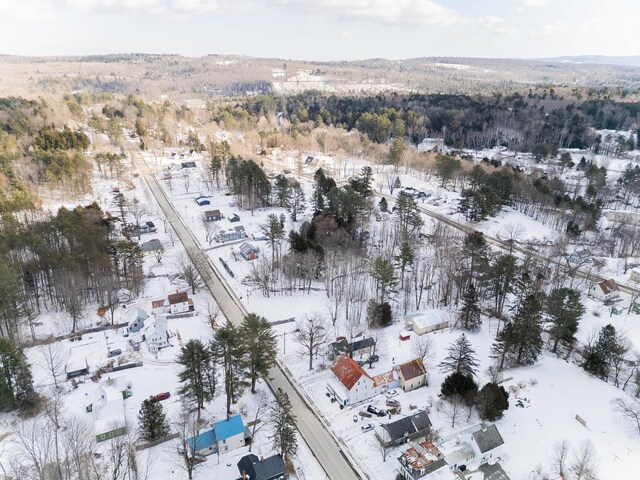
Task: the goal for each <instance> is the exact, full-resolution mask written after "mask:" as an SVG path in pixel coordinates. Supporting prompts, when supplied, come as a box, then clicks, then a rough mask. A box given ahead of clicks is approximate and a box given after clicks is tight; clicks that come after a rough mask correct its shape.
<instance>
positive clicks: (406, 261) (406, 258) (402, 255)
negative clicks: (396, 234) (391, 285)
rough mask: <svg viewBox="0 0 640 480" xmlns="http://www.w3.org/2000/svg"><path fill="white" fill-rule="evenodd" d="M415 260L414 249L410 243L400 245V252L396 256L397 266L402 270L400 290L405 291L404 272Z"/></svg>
mask: <svg viewBox="0 0 640 480" xmlns="http://www.w3.org/2000/svg"><path fill="white" fill-rule="evenodd" d="M414 258H415V255H414V254H413V249H412V248H411V245H410V244H409V242H402V245H400V251H399V252H398V255H396V256H395V259H394V260H395V261H396V265H397V266H398V268H399V269H400V288H401V289H404V272H405V271H406V270H407V267H408V266H409V265H411V263H412V262H413V260H414Z"/></svg>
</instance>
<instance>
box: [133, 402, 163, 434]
mask: <svg viewBox="0 0 640 480" xmlns="http://www.w3.org/2000/svg"><path fill="white" fill-rule="evenodd" d="M138 423H139V427H138V429H139V431H140V437H142V438H144V439H145V440H147V441H153V440H156V439H158V438H160V437H164V436H165V435H167V434H168V433H169V424H168V423H167V419H166V415H165V413H164V411H163V408H162V405H161V404H160V402H154V401H152V400H150V399H146V400H143V401H142V405H141V406H140V412H139V413H138Z"/></svg>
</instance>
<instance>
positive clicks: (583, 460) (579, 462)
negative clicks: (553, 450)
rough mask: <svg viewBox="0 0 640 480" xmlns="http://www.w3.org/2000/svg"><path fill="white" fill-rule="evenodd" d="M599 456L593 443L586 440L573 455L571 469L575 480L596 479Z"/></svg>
mask: <svg viewBox="0 0 640 480" xmlns="http://www.w3.org/2000/svg"><path fill="white" fill-rule="evenodd" d="M597 463H598V462H597V458H596V451H595V449H594V448H593V444H592V443H591V442H590V441H589V440H586V441H585V442H583V444H582V446H581V447H580V450H579V451H578V452H576V453H575V454H574V456H573V462H571V471H572V472H573V475H574V479H575V480H596V479H597V478H598V477H597Z"/></svg>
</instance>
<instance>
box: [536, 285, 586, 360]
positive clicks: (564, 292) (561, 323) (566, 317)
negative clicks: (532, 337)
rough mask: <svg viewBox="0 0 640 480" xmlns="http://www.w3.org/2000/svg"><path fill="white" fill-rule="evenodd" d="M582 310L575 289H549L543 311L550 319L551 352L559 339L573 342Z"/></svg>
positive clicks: (578, 293) (555, 348)
mask: <svg viewBox="0 0 640 480" xmlns="http://www.w3.org/2000/svg"><path fill="white" fill-rule="evenodd" d="M584 311H585V309H584V305H582V302H581V301H580V292H578V291H577V290H573V289H570V288H556V289H554V290H552V291H551V293H550V294H549V296H548V297H547V299H546V302H545V313H546V314H547V316H548V317H549V320H550V321H551V327H550V328H549V337H550V338H551V341H553V347H552V349H551V351H552V352H554V353H555V352H556V351H557V350H558V344H559V343H560V342H561V341H562V342H564V343H566V344H569V345H573V343H575V341H576V338H575V334H576V332H577V331H578V322H579V321H580V318H581V317H582V315H583V314H584Z"/></svg>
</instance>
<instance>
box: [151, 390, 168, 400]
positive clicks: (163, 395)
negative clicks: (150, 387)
mask: <svg viewBox="0 0 640 480" xmlns="http://www.w3.org/2000/svg"><path fill="white" fill-rule="evenodd" d="M170 396H171V393H170V392H162V393H158V394H156V395H151V396H150V397H149V400H151V401H152V402H161V401H162V400H166V399H167V398H169V397H170Z"/></svg>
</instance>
